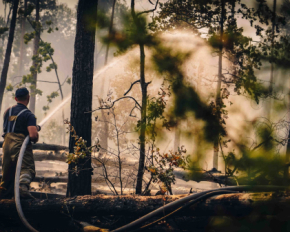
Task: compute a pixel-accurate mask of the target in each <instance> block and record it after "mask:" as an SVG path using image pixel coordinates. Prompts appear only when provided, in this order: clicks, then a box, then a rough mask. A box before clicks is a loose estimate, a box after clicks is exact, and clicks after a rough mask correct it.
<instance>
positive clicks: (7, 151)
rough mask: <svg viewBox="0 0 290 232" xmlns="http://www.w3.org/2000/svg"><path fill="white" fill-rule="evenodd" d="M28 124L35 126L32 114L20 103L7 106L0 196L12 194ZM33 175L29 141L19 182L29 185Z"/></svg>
mask: <svg viewBox="0 0 290 232" xmlns="http://www.w3.org/2000/svg"><path fill="white" fill-rule="evenodd" d="M28 126H36V118H35V116H34V114H33V113H32V112H31V111H30V110H29V109H27V107H26V106H25V105H23V104H21V103H17V105H15V106H12V107H11V108H8V109H7V110H6V112H5V113H4V124H3V131H4V134H3V137H4V143H3V146H2V153H3V157H2V182H1V185H0V198H2V199H4V198H6V199H7V198H12V197H13V196H14V178H15V171H16V165H17V160H18V155H19V152H20V148H21V146H22V143H23V141H24V139H25V137H26V136H28V135H29V132H28V130H27V127H28ZM34 177H35V165H34V159H33V153H32V144H31V142H29V144H28V146H27V148H26V151H25V153H24V156H23V162H22V166H21V172H20V184H24V185H27V186H28V188H29V185H30V183H31V181H32V180H33V178H34Z"/></svg>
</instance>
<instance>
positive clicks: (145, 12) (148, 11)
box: [137, 0, 159, 16]
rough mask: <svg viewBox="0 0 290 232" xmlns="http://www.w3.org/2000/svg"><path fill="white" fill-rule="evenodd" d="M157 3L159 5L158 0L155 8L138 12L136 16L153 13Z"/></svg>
mask: <svg viewBox="0 0 290 232" xmlns="http://www.w3.org/2000/svg"><path fill="white" fill-rule="evenodd" d="M158 3H159V0H157V1H156V4H155V8H154V9H151V10H146V11H143V12H140V13H138V14H137V16H139V15H142V14H147V13H150V12H154V11H155V10H156V9H157V6H158Z"/></svg>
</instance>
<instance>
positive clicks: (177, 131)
mask: <svg viewBox="0 0 290 232" xmlns="http://www.w3.org/2000/svg"><path fill="white" fill-rule="evenodd" d="M180 135H181V131H180V129H179V128H178V126H176V127H175V130H174V147H173V150H174V151H175V152H176V151H178V148H180Z"/></svg>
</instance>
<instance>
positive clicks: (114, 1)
mask: <svg viewBox="0 0 290 232" xmlns="http://www.w3.org/2000/svg"><path fill="white" fill-rule="evenodd" d="M115 5H116V0H113V6H112V15H111V22H110V27H109V37H110V36H111V34H112V30H113V23H114V13H115ZM109 48H110V43H109V42H108V44H107V48H106V56H105V65H107V63H108V55H109Z"/></svg>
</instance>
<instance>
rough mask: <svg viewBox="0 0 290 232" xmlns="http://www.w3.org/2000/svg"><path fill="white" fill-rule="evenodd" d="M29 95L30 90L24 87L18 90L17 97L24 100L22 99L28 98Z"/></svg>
mask: <svg viewBox="0 0 290 232" xmlns="http://www.w3.org/2000/svg"><path fill="white" fill-rule="evenodd" d="M28 94H29V91H28V89H26V88H25V87H23V88H19V89H17V90H16V92H15V97H16V98H22V97H25V96H27V95H28Z"/></svg>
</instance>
